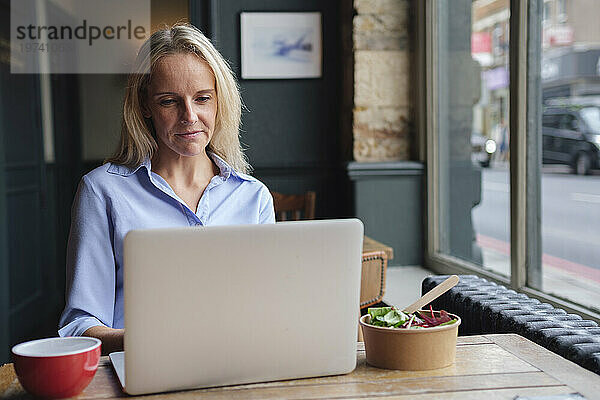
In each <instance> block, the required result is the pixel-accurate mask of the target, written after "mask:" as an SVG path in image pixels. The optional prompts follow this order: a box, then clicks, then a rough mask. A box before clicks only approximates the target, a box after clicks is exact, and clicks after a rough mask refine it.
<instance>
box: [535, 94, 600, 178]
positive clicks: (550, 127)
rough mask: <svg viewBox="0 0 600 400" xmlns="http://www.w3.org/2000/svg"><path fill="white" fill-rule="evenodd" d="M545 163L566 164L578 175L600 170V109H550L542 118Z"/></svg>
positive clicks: (591, 105)
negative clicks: (596, 169)
mask: <svg viewBox="0 0 600 400" xmlns="http://www.w3.org/2000/svg"><path fill="white" fill-rule="evenodd" d="M542 162H543V163H544V164H566V165H569V166H571V168H572V169H573V172H574V173H576V174H578V175H587V174H589V173H590V171H591V170H592V169H595V168H599V167H600V105H599V104H597V103H594V102H592V103H587V104H586V103H581V104H564V105H550V106H547V107H546V108H545V109H544V112H543V115H542Z"/></svg>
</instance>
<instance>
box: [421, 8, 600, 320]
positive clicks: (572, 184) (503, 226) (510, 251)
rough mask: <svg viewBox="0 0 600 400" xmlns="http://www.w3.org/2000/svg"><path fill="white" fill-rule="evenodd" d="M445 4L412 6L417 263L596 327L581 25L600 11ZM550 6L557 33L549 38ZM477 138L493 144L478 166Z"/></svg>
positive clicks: (595, 194) (598, 303) (592, 144)
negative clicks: (421, 181)
mask: <svg viewBox="0 0 600 400" xmlns="http://www.w3.org/2000/svg"><path fill="white" fill-rule="evenodd" d="M448 3H449V2H447V1H444V0H428V1H426V2H425V5H424V8H425V12H424V14H425V21H427V22H428V24H426V25H425V28H424V29H425V32H426V33H425V37H426V44H425V47H426V49H425V59H426V61H425V65H426V67H427V68H426V71H427V73H426V78H425V93H426V96H427V99H428V100H427V112H426V126H427V163H428V169H427V170H428V176H427V177H428V189H427V190H428V218H427V220H428V229H427V234H428V240H427V242H428V248H427V257H426V262H427V265H428V267H430V268H432V269H434V270H435V271H437V272H439V273H476V274H478V275H480V276H485V277H488V278H489V279H492V280H495V281H497V282H501V283H504V284H508V285H510V286H512V287H513V288H515V289H517V290H520V291H522V292H525V293H527V294H529V295H530V296H533V297H538V298H540V299H543V300H544V301H549V302H551V303H553V304H554V305H556V306H558V307H561V308H564V309H567V310H570V311H576V312H578V313H579V314H582V315H584V316H585V317H587V318H591V319H595V320H597V321H598V320H600V247H599V246H597V243H600V111H598V110H600V108H598V107H600V83H598V82H597V78H593V77H594V76H596V74H595V72H596V69H597V68H598V66H597V63H598V61H597V60H598V59H600V58H599V57H600V34H599V33H598V32H600V31H597V30H595V29H591V28H590V26H591V23H590V21H592V20H593V21H595V20H597V18H598V17H599V16H600V15H598V14H600V9H599V10H597V11H596V10H595V9H594V10H593V13H595V14H596V15H593V16H590V15H589V12H584V10H577V7H584V6H583V5H579V3H576V2H573V3H569V4H568V7H567V3H566V1H544V0H529V1H527V2H523V1H517V0H512V1H508V0H473V1H471V0H455V1H452V3H451V4H452V6H451V7H450V5H449V4H448ZM553 7H556V12H557V15H561V14H564V15H565V17H564V18H563V21H566V20H567V17H568V20H569V24H570V25H569V26H568V27H567V26H562V27H553V28H552V29H551V30H549V29H550V25H549V24H550V21H551V20H552V18H553V15H552V12H553V11H554V10H553ZM567 12H568V13H572V14H569V15H568V16H567V15H566V14H567ZM577 18H580V19H581V21H580V20H578V19H577ZM500 27H506V28H505V32H504V33H503V34H502V35H501V29H499V28H500ZM559 28H560V29H559ZM509 35H510V40H509V39H508V37H509ZM596 36H598V37H596ZM576 38H577V39H576ZM501 39H505V43H506V51H505V52H504V56H503V57H498V55H499V54H497V47H499V46H497V43H500V40H501ZM577 40H581V46H578V42H577ZM488 41H489V42H491V45H486V43H488ZM509 49H510V51H509ZM486 53H490V54H486ZM549 66H551V67H552V68H551V73H549V71H550V68H549ZM588 120H589V121H588ZM596 129H598V131H597V132H598V133H594V132H596ZM469 138H470V139H469ZM482 139H483V140H493V141H494V142H495V144H496V146H495V151H494V152H493V153H492V154H488V155H487V156H488V158H487V161H486V157H485V155H482V154H481V149H482V148H485V146H481V142H482ZM469 141H470V142H469ZM489 148H490V149H491V148H492V146H490V147H489ZM467 149H469V150H470V152H471V154H469V151H468V150H467Z"/></svg>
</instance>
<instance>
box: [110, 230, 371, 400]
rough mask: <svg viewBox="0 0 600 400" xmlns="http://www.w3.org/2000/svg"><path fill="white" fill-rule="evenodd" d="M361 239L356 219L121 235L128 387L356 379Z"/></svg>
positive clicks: (123, 377) (117, 358)
mask: <svg viewBox="0 0 600 400" xmlns="http://www.w3.org/2000/svg"><path fill="white" fill-rule="evenodd" d="M362 240H363V225H362V223H361V222H360V221H359V220H357V219H345V220H322V221H300V222H284V223H277V224H271V225H243V226H216V227H201V228H177V229H155V230H140V231H132V232H130V233H128V234H127V236H126V238H125V242H124V291H125V299H124V301H125V344H124V347H125V352H124V354H123V352H120V353H112V354H111V357H110V358H111V361H112V363H113V366H114V368H115V371H116V372H117V374H118V376H119V379H120V381H121V384H122V386H123V388H124V390H125V391H126V392H127V393H129V394H134V395H136V394H145V393H157V392H165V391H172V390H181V389H192V388H201V387H212V386H224V385H234V384H242V383H250V382H265V381H275V380H282V379H293V378H305V377H312V376H324V375H336V374H344V373H348V372H351V371H352V370H353V369H354V368H355V366H356V339H357V337H356V333H357V331H358V316H359V297H360V276H361V254H362Z"/></svg>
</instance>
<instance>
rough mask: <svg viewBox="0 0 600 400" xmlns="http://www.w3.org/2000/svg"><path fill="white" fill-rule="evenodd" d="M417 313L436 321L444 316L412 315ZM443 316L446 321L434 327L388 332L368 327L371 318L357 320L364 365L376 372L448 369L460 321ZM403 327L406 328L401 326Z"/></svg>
mask: <svg viewBox="0 0 600 400" xmlns="http://www.w3.org/2000/svg"><path fill="white" fill-rule="evenodd" d="M371 310H372V309H369V311H371ZM420 313H422V314H424V315H427V314H430V315H431V313H433V316H434V317H435V318H433V319H436V318H440V316H441V314H440V313H442V316H444V313H445V311H444V312H440V311H432V310H419V311H418V312H417V313H415V315H420ZM446 316H447V317H449V318H450V321H447V322H445V323H443V324H442V323H440V324H439V325H437V326H431V327H418V326H417V327H414V326H411V327H410V328H391V327H385V326H374V325H372V324H371V320H372V315H371V314H366V315H363V316H362V317H361V318H360V326H361V328H362V331H363V337H364V341H365V351H366V356H367V363H368V364H370V365H372V366H374V367H378V368H386V369H398V370H406V371H422V370H430V369H437V368H443V367H447V366H449V365H452V364H453V363H454V360H455V357H456V338H457V336H458V326H459V325H460V322H461V320H460V318H459V317H458V316H456V315H454V314H448V313H445V316H444V317H445V318H447V317H446ZM375 318H376V317H375ZM380 319H381V318H380ZM451 321H454V322H451ZM413 322H414V321H413ZM398 325H400V324H398ZM424 325H426V324H424ZM404 326H407V324H406V323H404Z"/></svg>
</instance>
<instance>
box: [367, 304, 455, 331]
mask: <svg viewBox="0 0 600 400" xmlns="http://www.w3.org/2000/svg"><path fill="white" fill-rule="evenodd" d="M429 309H430V312H423V311H417V312H416V313H414V314H406V313H404V312H402V311H400V310H398V309H397V308H394V307H376V308H369V309H368V312H369V315H370V316H371V322H370V324H371V325H374V326H383V327H386V328H407V329H420V328H431V327H434V326H442V325H450V324H453V323H455V322H456V321H457V319H455V318H452V317H450V315H449V314H448V313H447V312H446V311H444V310H442V311H440V312H439V316H435V314H434V312H433V309H432V308H431V306H430V307H429Z"/></svg>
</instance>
